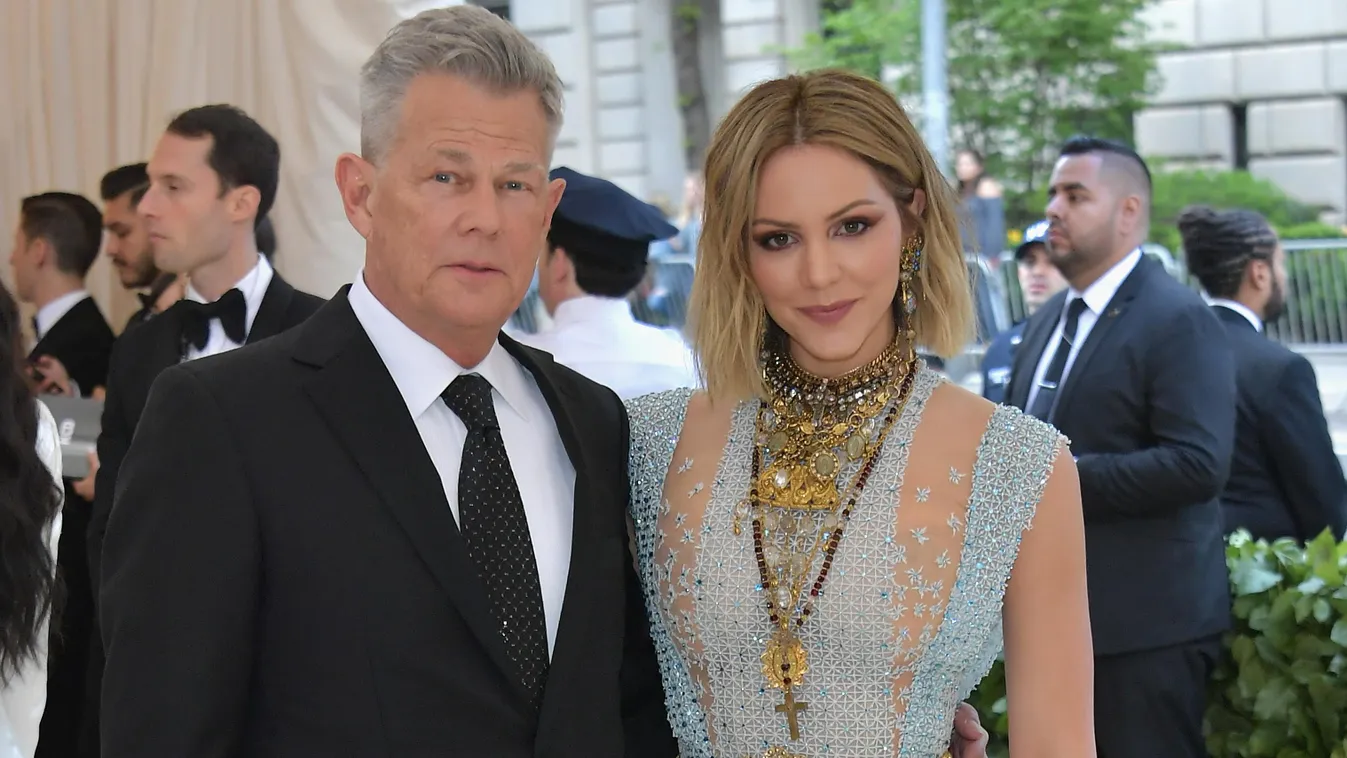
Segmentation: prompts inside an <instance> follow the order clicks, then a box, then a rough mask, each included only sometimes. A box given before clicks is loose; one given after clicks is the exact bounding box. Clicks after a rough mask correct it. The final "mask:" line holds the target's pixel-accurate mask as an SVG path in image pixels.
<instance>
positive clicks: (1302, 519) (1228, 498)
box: [1212, 305, 1347, 541]
mask: <svg viewBox="0 0 1347 758" xmlns="http://www.w3.org/2000/svg"><path fill="white" fill-rule="evenodd" d="M1212 311H1213V312H1214V313H1215V314H1216V316H1217V318H1219V319H1220V320H1221V322H1222V323H1224V324H1225V328H1226V331H1227V332H1228V333H1229V335H1230V345H1231V347H1232V348H1233V349H1234V351H1235V371H1236V384H1237V386H1238V389H1239V418H1238V422H1237V425H1236V433H1235V455H1234V459H1233V463H1232V465H1231V467H1230V481H1229V482H1228V483H1227V484H1226V486H1225V492H1224V493H1223V494H1222V496H1221V505H1222V507H1223V508H1224V509H1225V528H1226V531H1227V532H1232V531H1234V530H1236V529H1240V528H1244V529H1248V530H1249V531H1250V532H1251V533H1252V534H1253V536H1254V537H1261V538H1265V539H1268V540H1274V539H1277V538H1278V537H1293V538H1295V539H1298V540H1302V541H1304V540H1310V539H1313V538H1314V537H1317V536H1319V534H1320V533H1321V532H1322V531H1323V530H1324V529H1332V530H1333V533H1334V534H1335V535H1337V537H1338V539H1342V537H1343V533H1344V532H1345V531H1347V481H1344V480H1343V476H1342V465H1341V464H1340V463H1338V456H1337V455H1336V454H1335V453H1334V452H1333V440H1332V438H1331V437H1330V436H1329V433H1328V422H1327V420H1326V419H1325V418H1324V406H1323V401H1322V400H1321V399H1320V396H1319V382H1318V380H1317V379H1316V378H1315V375H1314V367H1313V366H1311V365H1310V362H1309V361H1308V360H1306V359H1305V357H1304V356H1302V355H1300V354H1299V353H1297V352H1295V351H1294V350H1291V349H1290V348H1287V347H1286V346H1285V345H1282V344H1281V343H1279V342H1276V341H1275V340H1270V339H1268V338H1267V337H1266V336H1265V335H1264V334H1263V333H1262V332H1260V331H1258V329H1257V328H1255V327H1254V325H1253V324H1252V323H1251V322H1250V321H1249V320H1248V319H1247V318H1245V317H1244V316H1242V315H1240V314H1239V313H1237V312H1236V311H1234V310H1231V309H1230V308H1226V307H1224V306H1222V305H1216V306H1213V308H1212Z"/></svg>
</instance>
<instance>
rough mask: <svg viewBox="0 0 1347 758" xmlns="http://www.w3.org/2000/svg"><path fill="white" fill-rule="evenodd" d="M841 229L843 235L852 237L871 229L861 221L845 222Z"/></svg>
mask: <svg viewBox="0 0 1347 758" xmlns="http://www.w3.org/2000/svg"><path fill="white" fill-rule="evenodd" d="M840 228H841V230H842V233H843V234H845V235H848V236H851V235H855V234H860V233H861V232H864V231H865V230H866V229H869V228H870V225H869V224H867V223H866V222H864V221H861V220H859V219H853V220H851V221H843V222H842V226H841V227H840Z"/></svg>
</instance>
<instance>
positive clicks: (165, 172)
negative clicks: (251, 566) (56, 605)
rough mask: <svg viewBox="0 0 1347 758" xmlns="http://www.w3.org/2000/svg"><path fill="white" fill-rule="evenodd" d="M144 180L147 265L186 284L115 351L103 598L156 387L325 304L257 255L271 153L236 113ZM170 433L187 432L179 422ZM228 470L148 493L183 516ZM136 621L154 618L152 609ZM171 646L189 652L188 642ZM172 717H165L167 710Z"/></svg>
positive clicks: (210, 113)
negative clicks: (111, 548) (131, 458)
mask: <svg viewBox="0 0 1347 758" xmlns="http://www.w3.org/2000/svg"><path fill="white" fill-rule="evenodd" d="M147 172H148V175H149V178H150V186H149V189H148V190H147V191H146V193H145V196H144V197H143V198H141V200H140V204H139V206H138V210H139V212H140V213H141V215H142V216H144V221H145V224H146V229H147V230H148V233H149V239H150V244H151V246H152V248H153V250H154V259H155V264H156V265H157V266H158V268H159V269H161V270H162V271H165V272H171V273H179V274H186V276H187V280H188V285H187V291H186V296H185V297H184V298H183V299H182V300H180V301H178V302H177V303H175V304H174V305H173V306H171V307H169V308H168V309H167V310H165V311H164V312H163V313H161V314H159V315H158V316H155V317H154V318H152V319H150V320H148V321H145V322H143V323H141V324H139V325H137V326H136V327H135V328H133V329H130V330H128V331H127V332H126V333H125V334H123V335H122V338H121V339H120V340H118V341H117V345H116V348H115V349H114V351H113V356H112V364H111V368H110V370H109V377H108V391H107V400H106V404H105V405H104V408H103V419H102V432H101V434H100V435H99V438H98V459H99V463H100V467H99V469H98V473H97V478H96V480H95V485H96V486H95V491H94V513H93V521H92V523H91V525H90V534H89V563H90V570H91V572H92V581H93V582H94V586H95V587H96V588H100V590H101V581H100V578H101V571H100V569H101V558H102V545H103V536H104V533H105V531H106V529H107V524H108V519H109V518H110V517H111V515H112V512H113V502H114V497H113V496H114V495H115V494H116V491H117V488H118V479H119V477H120V472H121V468H122V461H123V459H124V458H125V456H126V453H127V450H128V449H129V448H130V446H131V440H132V438H133V437H137V436H138V432H137V429H138V427H139V426H140V419H141V413H142V411H143V410H144V408H145V405H146V402H147V400H148V398H149V395H150V387H151V385H152V384H153V383H154V381H155V379H156V377H158V376H159V374H160V373H161V372H163V371H164V370H165V369H167V368H169V367H171V366H174V365H177V364H178V363H181V362H186V361H190V360H195V359H198V358H202V357H206V356H210V355H215V354H218V353H223V352H227V351H229V350H232V349H234V348H237V347H239V346H240V345H243V344H251V343H256V342H259V341H261V340H264V339H266V338H267V337H271V336H274V335H277V334H280V333H281V332H283V331H285V330H286V329H289V328H291V327H293V326H295V325H297V324H299V323H301V322H303V321H304V320H305V319H306V318H308V317H309V316H310V315H312V314H313V313H314V312H315V311H316V310H317V309H318V308H319V307H320V306H321V305H322V302H323V301H322V299H320V298H317V297H314V296H313V295H309V294H306V293H303V292H300V291H298V290H296V289H295V288H294V287H293V286H291V285H290V284H289V283H288V282H286V281H285V280H284V279H282V278H281V276H280V274H279V273H277V272H276V271H275V270H273V269H272V267H271V265H270V264H269V263H267V261H266V259H265V258H263V257H262V256H261V255H259V254H258V252H257V244H256V237H255V233H254V229H255V227H256V224H257V219H258V218H260V217H261V216H263V215H264V214H266V212H267V211H268V210H269V209H270V208H271V205H272V203H273V201H274V200H275V198H276V188H277V184H278V182H279V174H280V148H279V146H278V145H277V143H276V140H275V139H274V138H272V136H271V135H270V134H268V133H267V131H266V130H265V129H263V128H262V126H261V125H259V124H258V123H257V122H256V121H254V120H253V119H251V118H249V117H248V115H247V114H245V113H244V112H243V111H241V110H239V109H237V108H234V107H232V106H228V105H208V106H202V107H200V108H193V109H191V110H188V111H185V112H183V113H182V114H180V115H178V116H177V117H176V118H174V119H173V121H172V122H171V123H170V124H169V126H168V129H167V131H166V132H165V134H164V135H163V136H162V137H161V138H160V140H159V143H158V144H157V145H156V147H155V149H154V154H153V156H152V157H151V159H150V162H149V166H148V169H147ZM272 381H273V377H271V376H269V375H267V374H266V373H265V372H262V373H257V374H253V375H251V376H249V377H248V378H247V381H246V382H245V384H244V385H243V386H242V387H241V389H245V390H246V391H247V392H248V393H249V396H250V397H251V398H254V400H255V401H256V402H257V403H259V404H260V403H262V402H263V399H264V398H265V397H266V395H267V393H268V392H269V390H270V386H271V382H272ZM172 423H174V424H175V425H176V424H183V425H189V422H188V421H187V420H185V419H184V420H181V421H180V420H177V419H174V420H173V422H172ZM185 428H189V426H188V427H185ZM282 457H285V456H282ZM225 465H226V463H225V462H224V461H221V460H219V459H214V458H210V457H203V458H200V459H198V460H195V461H193V462H192V466H191V468H192V471H194V472H195V473H196V476H195V477H194V478H192V479H190V480H181V479H179V478H178V477H179V476H183V475H185V474H186V471H182V472H172V471H168V470H167V469H164V470H158V471H156V472H155V473H154V474H153V476H154V477H155V478H156V479H157V480H159V481H158V482H157V483H156V484H154V485H153V486H155V487H157V488H162V494H163V496H164V497H166V498H169V499H170V500H171V501H172V502H173V503H174V504H175V505H176V506H177V507H180V508H183V509H185V510H187V511H189V512H190V511H192V510H193V509H194V507H195V505H196V501H197V498H198V497H202V496H203V493H206V492H208V491H210V490H212V489H213V488H215V487H216V482H215V479H216V477H217V474H216V473H215V471H216V470H219V469H223V468H224V466H225ZM136 520H137V516H136V515H135V513H134V509H133V513H132V514H131V515H129V516H128V517H127V518H126V519H124V520H123V523H127V522H130V524H129V525H130V526H131V528H136V526H137V525H136V523H135V522H136ZM146 526H147V528H153V525H146ZM214 584H215V582H214V581H207V582H203V583H202V584H200V585H198V586H197V588H196V591H197V592H200V593H202V594H211V593H213V592H215V591H216V587H215V586H213V585H214ZM96 597H97V596H96ZM99 607H100V614H101V604H100V606H99ZM136 610H137V612H145V613H149V614H152V613H153V612H154V611H155V609H154V608H153V607H151V606H143V607H140V608H137V609H136ZM164 610H170V609H164ZM100 620H101V619H100ZM175 636H176V635H175ZM176 642H177V643H180V644H187V645H190V644H192V640H191V639H190V638H181V639H178V640H176ZM101 653H102V651H101V650H96V651H95V661H94V662H93V663H92V664H91V669H93V670H94V671H95V673H97V670H98V669H99V668H101V667H100V666H98V663H99V661H100V660H101ZM90 687H91V689H93V691H95V692H98V691H99V690H100V689H101V687H100V685H99V683H98V682H97V681H93V682H91V683H90ZM136 691H137V692H143V691H142V690H140V689H137V690H136ZM165 694H166V695H167V694H168V693H165ZM178 694H179V695H180V694H181V693H178ZM171 713H172V711H171V709H170V710H168V711H165V714H171ZM165 718H167V719H171V718H172V716H171V715H166V716H165ZM151 753H153V754H156V755H203V753H197V752H195V751H192V750H183V751H178V750H168V751H162V752H154V751H149V752H142V753H138V754H139V755H148V754H151Z"/></svg>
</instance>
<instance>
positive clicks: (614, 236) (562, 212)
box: [548, 166, 678, 268]
mask: <svg viewBox="0 0 1347 758" xmlns="http://www.w3.org/2000/svg"><path fill="white" fill-rule="evenodd" d="M551 178H552V179H565V180H566V190H565V192H563V193H562V195H561V202H560V203H558V204H557V210H556V213H555V214H553V216H552V229H551V231H550V232H549V233H548V238H549V239H550V240H551V241H552V243H553V244H555V245H558V246H560V247H563V248H565V249H566V252H567V253H568V254H570V255H573V256H574V255H578V256H582V257H585V258H588V259H591V261H593V262H595V263H604V264H609V265H613V266H617V267H621V268H626V267H630V266H643V265H645V260H646V256H647V255H648V253H649V247H650V243H651V242H655V241H657V240H664V239H668V238H670V237H673V236H675V235H677V234H678V228H677V227H675V226H674V225H673V224H670V223H669V222H668V221H667V220H665V218H664V214H663V213H662V212H661V211H660V210H659V209H658V208H656V207H655V206H653V205H651V204H650V203H647V202H644V201H642V200H640V199H638V198H636V197H633V196H632V195H631V193H629V192H627V191H626V190H624V189H622V188H621V187H619V186H617V185H616V184H613V183H612V182H610V181H608V180H607V179H600V178H598V177H596V176H588V175H586V174H582V173H580V172H578V171H575V170H574V169H570V168H567V167H565V166H559V167H557V168H554V169H552V173H551Z"/></svg>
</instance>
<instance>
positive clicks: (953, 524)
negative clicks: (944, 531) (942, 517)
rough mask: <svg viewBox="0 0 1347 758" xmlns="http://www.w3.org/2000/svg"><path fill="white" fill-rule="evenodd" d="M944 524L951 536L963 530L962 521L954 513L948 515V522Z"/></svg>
mask: <svg viewBox="0 0 1347 758" xmlns="http://www.w3.org/2000/svg"><path fill="white" fill-rule="evenodd" d="M945 523H946V524H948V525H949V531H950V533H951V534H958V533H959V530H960V529H962V528H963V521H962V520H960V518H959V516H958V514H955V513H951V514H949V521H946V522H945Z"/></svg>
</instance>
